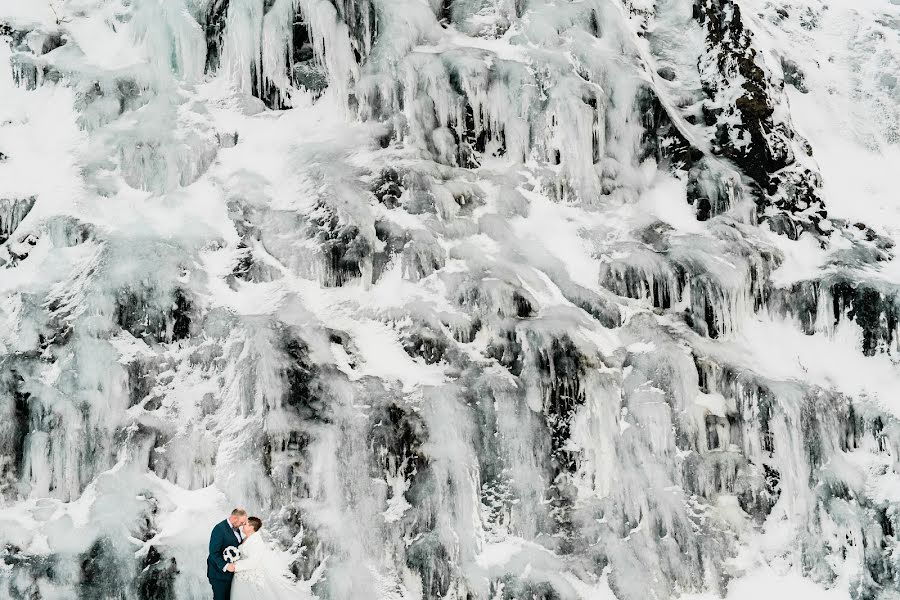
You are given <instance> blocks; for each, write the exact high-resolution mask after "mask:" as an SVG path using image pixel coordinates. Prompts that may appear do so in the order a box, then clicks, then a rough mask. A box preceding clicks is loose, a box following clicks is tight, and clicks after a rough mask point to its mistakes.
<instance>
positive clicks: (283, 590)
mask: <svg viewBox="0 0 900 600" xmlns="http://www.w3.org/2000/svg"><path fill="white" fill-rule="evenodd" d="M277 563H278V561H277V559H276V556H275V554H274V553H273V552H272V551H271V550H269V548H268V547H267V546H266V543H265V542H264V541H263V539H262V537H261V536H260V535H259V534H258V533H254V534H253V535H251V536H250V537H248V538H247V539H246V540H244V543H243V544H241V559H240V560H239V561H237V562H236V563H235V564H234V580H233V581H232V583H231V600H306V599H312V598H313V596H312V594H310V592H309V589H308V588H305V587H303V586H302V585H301V584H297V583H294V582H292V581H290V580H289V579H288V578H287V577H285V575H284V573H282V572H280V571H279V570H278V568H277V566H276V565H277Z"/></svg>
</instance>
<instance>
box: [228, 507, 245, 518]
mask: <svg viewBox="0 0 900 600" xmlns="http://www.w3.org/2000/svg"><path fill="white" fill-rule="evenodd" d="M231 516H232V517H246V516H247V511H246V510H244V509H243V508H240V507H238V508H236V509H234V510H233V511H231Z"/></svg>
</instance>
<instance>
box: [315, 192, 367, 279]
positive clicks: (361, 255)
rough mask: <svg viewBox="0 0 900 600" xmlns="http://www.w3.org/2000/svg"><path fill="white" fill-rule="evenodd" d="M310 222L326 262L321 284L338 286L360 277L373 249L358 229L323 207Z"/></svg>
mask: <svg viewBox="0 0 900 600" xmlns="http://www.w3.org/2000/svg"><path fill="white" fill-rule="evenodd" d="M310 222H311V225H312V227H313V231H314V236H315V240H316V242H318V244H319V246H320V248H321V249H322V253H323V255H324V259H325V267H326V273H325V278H324V281H323V283H324V284H325V285H326V286H330V287H340V286H342V285H344V283H346V282H347V281H349V280H351V279H354V278H356V277H359V276H360V275H362V269H363V264H364V262H365V261H367V260H370V259H371V256H372V252H373V249H372V247H371V244H370V243H369V241H368V240H367V239H366V238H365V236H363V235H362V234H361V232H360V231H359V228H358V227H357V226H356V225H352V224H349V223H344V222H342V221H341V219H340V218H339V217H338V215H337V213H336V212H335V211H333V210H330V209H329V208H327V207H325V206H324V205H322V206H321V207H320V210H318V211H317V213H316V214H315V216H313V217H312V218H311V219H310Z"/></svg>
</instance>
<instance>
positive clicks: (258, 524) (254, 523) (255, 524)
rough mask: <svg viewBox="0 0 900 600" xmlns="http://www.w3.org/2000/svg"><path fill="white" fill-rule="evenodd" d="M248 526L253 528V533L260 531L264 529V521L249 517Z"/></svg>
mask: <svg viewBox="0 0 900 600" xmlns="http://www.w3.org/2000/svg"><path fill="white" fill-rule="evenodd" d="M247 524H248V525H250V527H252V528H253V531H259V530H260V529H262V519H260V518H259V517H249V518H248V519H247Z"/></svg>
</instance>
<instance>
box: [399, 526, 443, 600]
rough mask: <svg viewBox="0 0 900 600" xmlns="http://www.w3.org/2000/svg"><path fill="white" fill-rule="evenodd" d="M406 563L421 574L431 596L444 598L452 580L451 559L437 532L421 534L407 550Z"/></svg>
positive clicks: (426, 589) (426, 591)
mask: <svg viewBox="0 0 900 600" xmlns="http://www.w3.org/2000/svg"><path fill="white" fill-rule="evenodd" d="M406 565H407V566H408V567H409V568H410V570H412V571H413V572H416V573H418V574H419V577H421V579H422V589H423V590H424V592H425V594H426V595H427V597H429V598H443V597H444V596H446V594H447V591H448V590H449V589H450V583H451V581H452V571H451V566H450V565H451V560H450V554H449V552H447V549H446V548H445V547H444V545H443V544H442V543H441V541H440V540H439V539H438V536H437V534H435V533H428V534H425V535H422V536H419V538H418V539H416V540H415V541H414V542H413V543H412V544H410V546H409V548H408V549H407V551H406Z"/></svg>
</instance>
